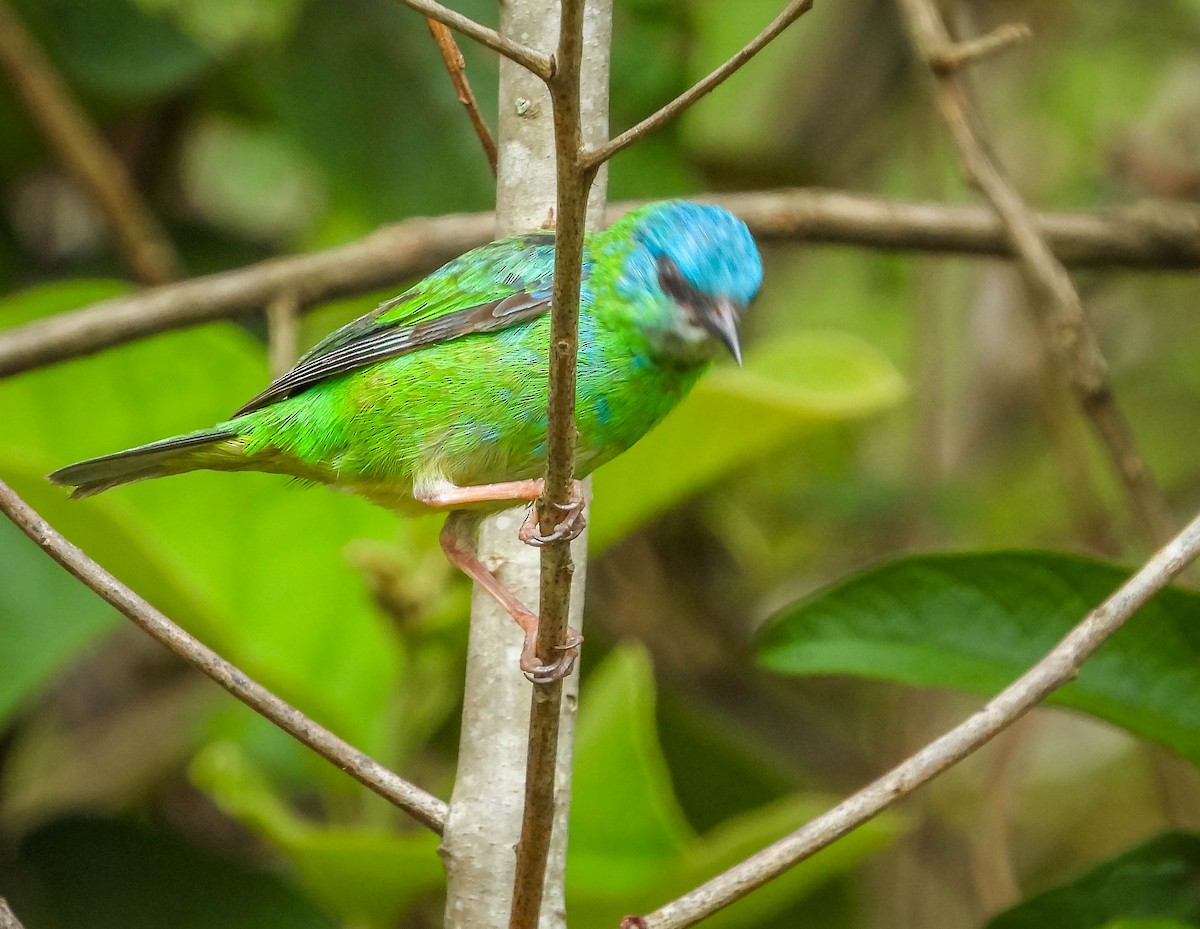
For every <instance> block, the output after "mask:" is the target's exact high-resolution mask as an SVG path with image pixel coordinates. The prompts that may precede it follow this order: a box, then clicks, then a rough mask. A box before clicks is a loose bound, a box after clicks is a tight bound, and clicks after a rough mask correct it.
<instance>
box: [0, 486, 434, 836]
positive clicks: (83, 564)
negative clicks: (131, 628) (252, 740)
mask: <svg viewBox="0 0 1200 929" xmlns="http://www.w3.org/2000/svg"><path fill="white" fill-rule="evenodd" d="M0 512H2V513H4V515H5V516H7V517H8V518H9V519H11V520H12V521H13V522H14V523H15V524H16V525H17V527H18V528H19V529H20V530H21V531H22V532H24V533H25V534H26V535H27V536H29V538H31V539H32V540H33V541H34V542H35V543H37V545H38V546H40V547H41V548H42V550H43V551H45V552H46V554H47V555H49V556H50V557H51V558H53V559H54V560H55V561H57V562H58V563H59V564H60V565H62V566H63V567H64V568H66V569H67V571H68V572H69V573H70V574H72V575H73V576H74V577H75V578H77V579H78V580H79V581H80V582H81V583H82V584H83V585H84V586H85V587H87V588H88V589H90V590H92V591H94V592H95V593H97V594H98V595H99V596H100V597H101V598H102V599H103V600H105V601H106V602H107V603H109V604H111V605H112V606H114V607H116V609H117V610H118V611H120V612H121V613H123V614H124V615H125V616H127V617H128V618H129V619H131V620H132V621H133V622H134V624H135V625H137V626H138V627H139V628H140V629H141V630H142V631H143V632H145V633H147V634H148V635H149V636H150V637H151V638H152V639H154V640H155V641H156V642H158V643H159V644H160V645H164V646H166V647H167V648H168V649H170V650H171V651H173V652H174V653H175V654H176V655H178V656H179V657H180V658H182V659H183V660H184V661H186V662H187V663H188V664H190V665H191V666H192V667H194V668H196V669H198V670H200V671H202V672H203V673H204V674H206V675H207V676H208V677H210V678H212V679H213V680H214V681H216V682H217V683H218V684H220V685H221V686H222V687H224V688H225V689H226V690H227V691H229V693H231V694H233V696H235V697H237V698H238V699H239V700H241V701H242V702H243V703H244V704H246V706H248V707H250V709H252V710H254V711H255V712H256V713H259V714H261V715H262V716H265V717H266V718H267V719H269V720H270V721H271V722H273V723H274V724H275V725H276V726H278V727H279V728H280V729H282V730H283V731H284V732H286V733H288V734H289V735H290V736H292V737H293V738H294V739H296V740H297V741H299V742H303V743H304V744H305V745H307V746H308V747H309V748H311V749H312V750H313V751H314V752H316V753H317V754H318V755H320V756H322V757H323V758H325V759H327V760H328V761H330V762H332V763H333V764H335V765H337V767H339V768H341V769H342V770H343V771H345V772H346V773H347V774H349V775H350V776H351V777H352V778H354V779H355V780H356V781H358V782H359V783H360V784H362V785H363V786H364V787H366V788H368V789H369V790H372V791H374V792H375V793H377V794H379V796H381V797H383V798H384V799H385V800H388V801H390V802H391V803H392V804H394V805H395V806H396V807H398V808H399V809H401V810H403V811H404V812H405V813H407V814H408V815H409V816H411V817H412V818H413V819H415V820H416V821H417V822H419V823H421V825H423V826H425V827H427V828H429V829H431V830H433V831H434V832H436V833H438V834H441V831H442V825H443V824H444V823H445V821H446V804H445V803H443V802H442V801H441V800H439V799H438V798H437V797H435V796H433V795H432V794H430V793H427V792H425V791H424V790H422V789H421V788H420V787H417V786H416V785H415V784H410V783H409V782H408V781H406V780H404V779H403V778H402V777H400V776H399V775H397V774H394V773H393V772H391V771H389V770H388V769H387V768H385V767H384V766H383V765H381V764H380V763H379V762H377V761H375V760H374V759H373V758H371V757H370V756H369V755H366V754H364V753H363V752H360V751H359V750H358V749H357V748H355V747H354V746H353V745H350V744H349V743H348V742H345V741H343V740H342V739H339V738H338V737H337V736H336V735H334V734H333V733H332V732H330V731H329V730H328V729H326V728H325V727H324V726H321V725H320V724H318V723H316V722H313V720H311V719H309V718H308V717H307V716H305V715H304V714H303V713H301V712H300V711H299V710H297V709H296V708H295V707H293V706H291V705H290V704H287V703H285V702H284V701H283V700H280V699H279V698H278V697H277V696H275V694H273V693H271V691H269V690H267V688H265V687H263V686H262V684H259V683H257V682H256V681H253V680H251V679H250V678H249V677H247V676H246V675H245V674H244V673H243V672H242V671H240V670H238V669H237V668H236V667H234V666H233V665H232V664H230V663H229V662H228V661H226V660H225V659H224V658H222V657H221V656H220V655H218V654H217V653H216V652H214V651H213V650H212V649H210V648H209V647H208V646H206V645H204V644H203V643H202V642H200V641H199V640H197V639H196V638H194V637H193V636H191V635H189V634H188V633H187V632H185V631H184V630H183V629H181V628H180V627H179V626H177V625H176V624H175V623H173V622H172V621H171V620H169V619H168V618H167V617H166V616H164V615H163V614H162V613H160V612H159V611H158V610H156V609H155V608H154V607H153V606H151V605H150V604H149V603H147V602H146V601H145V600H143V599H142V598H141V597H139V596H138V595H137V594H136V593H134V592H133V591H132V590H130V589H129V588H128V587H126V586H125V585H124V584H122V583H121V582H120V581H119V580H117V579H116V578H115V577H113V576H112V575H111V574H109V573H108V572H107V571H106V570H104V568H102V567H101V566H100V565H99V564H97V563H96V562H95V561H93V560H92V559H91V558H89V557H88V556H87V555H85V554H84V553H83V552H82V551H81V550H80V549H79V548H77V547H76V546H74V545H72V544H71V543H70V542H68V541H67V540H66V539H65V538H64V537H63V536H62V535H61V534H60V533H59V532H58V531H57V530H55V529H54V527H53V526H51V525H50V524H49V523H48V522H46V521H45V520H44V519H42V517H41V516H39V515H38V514H37V513H36V512H35V511H34V510H33V508H32V507H30V506H29V504H27V503H26V502H25V501H24V500H22V499H21V498H20V497H19V496H17V494H16V493H15V492H14V491H13V490H12V488H10V487H9V486H8V485H7V484H5V483H4V482H3V481H0Z"/></svg>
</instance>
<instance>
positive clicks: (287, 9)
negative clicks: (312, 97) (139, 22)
mask: <svg viewBox="0 0 1200 929" xmlns="http://www.w3.org/2000/svg"><path fill="white" fill-rule="evenodd" d="M133 2H134V3H135V4H136V5H137V6H138V7H140V8H141V9H143V10H145V11H146V12H147V13H150V14H152V15H157V16H159V17H163V18H169V19H171V20H174V21H175V22H176V23H177V24H178V26H179V29H180V31H182V32H183V33H185V34H186V35H187V36H188V37H189V38H191V39H194V40H195V41H196V43H197V44H198V45H201V46H203V47H204V48H208V49H212V50H214V51H225V50H229V49H234V48H236V47H238V46H241V45H251V44H269V43H275V42H279V41H281V40H282V39H283V38H284V37H285V36H286V35H287V34H288V31H289V30H290V29H291V27H292V24H293V23H294V21H295V19H296V14H297V13H298V11H299V10H300V7H301V6H302V5H303V2H304V0H272V2H270V3H263V2H262V0H133Z"/></svg>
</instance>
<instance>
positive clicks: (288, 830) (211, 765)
mask: <svg viewBox="0 0 1200 929" xmlns="http://www.w3.org/2000/svg"><path fill="white" fill-rule="evenodd" d="M191 775H192V779H193V781H195V782H196V784H197V785H198V786H199V787H200V788H201V789H203V790H204V791H205V792H206V793H208V794H209V796H211V797H212V798H213V799H214V800H215V801H216V802H217V804H218V806H220V807H221V809H222V810H223V811H224V812H225V813H227V814H228V815H229V816H232V817H234V818H235V819H238V820H240V821H241V822H242V823H244V824H245V825H247V826H249V827H250V828H251V829H253V830H254V831H255V832H256V833H258V834H259V835H261V836H263V838H265V839H266V840H267V841H268V842H269V843H270V844H271V845H272V846H273V847H275V848H276V849H277V850H278V851H279V852H280V853H282V854H283V856H284V857H285V858H287V860H288V861H289V862H290V863H291V865H292V867H293V868H294V869H295V872H296V876H297V878H298V879H299V881H300V883H301V884H302V885H303V886H304V888H305V890H306V891H307V892H308V893H309V894H310V895H311V896H312V898H313V899H314V900H315V901H317V902H318V903H320V904H321V906H323V907H324V908H326V909H327V910H328V911H329V912H331V913H335V914H337V915H338V917H339V918H341V919H345V920H350V921H354V922H356V923H365V924H368V925H372V926H394V925H395V924H396V920H397V919H398V918H399V916H400V915H401V914H402V913H403V912H404V910H405V909H407V907H409V906H410V905H411V904H412V902H413V901H414V900H415V899H417V898H418V897H421V896H424V895H427V894H429V893H432V892H435V891H437V890H439V889H440V888H441V886H442V884H443V882H444V877H443V871H442V864H441V860H440V859H439V858H438V855H437V847H438V841H439V839H438V837H437V836H436V835H434V834H433V833H430V832H427V831H425V830H420V831H414V832H409V833H399V832H391V831H383V830H365V829H334V828H323V827H319V826H315V825H312V824H310V823H308V822H306V821H304V820H302V819H300V818H299V817H298V816H296V815H295V814H294V813H292V812H291V810H290V809H289V808H288V807H287V805H286V804H285V803H284V802H283V801H282V800H281V799H280V798H279V797H278V796H277V795H276V794H275V793H274V792H273V791H272V789H271V787H270V785H269V784H268V783H267V781H266V780H265V778H263V777H262V775H261V774H260V773H259V772H258V771H257V770H255V769H254V768H253V767H252V766H251V765H250V763H249V761H248V760H247V759H246V758H245V756H244V755H242V754H241V752H240V751H239V750H238V749H237V748H236V747H235V746H234V745H232V744H231V743H227V742H226V743H215V744H213V745H210V746H209V747H208V748H206V749H205V750H204V751H203V752H202V753H201V754H200V755H198V756H197V757H196V759H195V760H194V761H193V763H192V766H191Z"/></svg>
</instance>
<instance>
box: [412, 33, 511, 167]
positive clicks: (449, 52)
mask: <svg viewBox="0 0 1200 929" xmlns="http://www.w3.org/2000/svg"><path fill="white" fill-rule="evenodd" d="M425 23H426V25H428V26H429V32H430V34H432V35H433V41H435V42H436V43H437V47H438V51H440V52H441V53H442V61H444V62H445V63H446V70H447V71H448V72H449V73H450V81H451V83H453V84H454V91H455V93H457V94H458V102H459V103H461V104H462V105H463V106H465V107H466V108H467V116H468V117H469V118H470V120H471V125H472V126H473V127H474V128H475V135H476V136H478V137H479V144H480V145H482V146H483V153H484V154H485V155H486V156H487V160H488V167H490V168H491V169H492V177H495V176H496V140H495V139H493V138H492V133H491V130H489V129H488V127H487V123H485V122H484V121H483V114H482V113H480V112H479V104H478V103H476V102H475V94H474V93H473V92H472V90H471V82H470V81H468V80H467V63H466V62H465V61H463V56H462V52H460V51H459V50H458V45H457V43H455V41H454V35H453V33H451V32H450V30H449V29H448V28H446V26H444V25H442V24H441V23H439V22H438V21H437V20H436V19H431V18H429V17H426V18H425Z"/></svg>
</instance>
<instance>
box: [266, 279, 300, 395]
mask: <svg viewBox="0 0 1200 929" xmlns="http://www.w3.org/2000/svg"><path fill="white" fill-rule="evenodd" d="M299 311H300V305H299V302H298V301H297V300H296V295H295V294H294V293H292V292H291V291H289V290H284V291H280V292H279V293H278V294H277V295H276V296H275V298H274V299H273V300H272V301H271V302H270V303H268V304H267V368H268V370H269V371H270V372H271V377H272V378H276V377H279V376H280V375H283V374H285V373H287V372H288V371H290V370H291V368H292V365H294V364H295V363H296V358H297V357H299V354H300V350H299V344H300V317H299Z"/></svg>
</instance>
